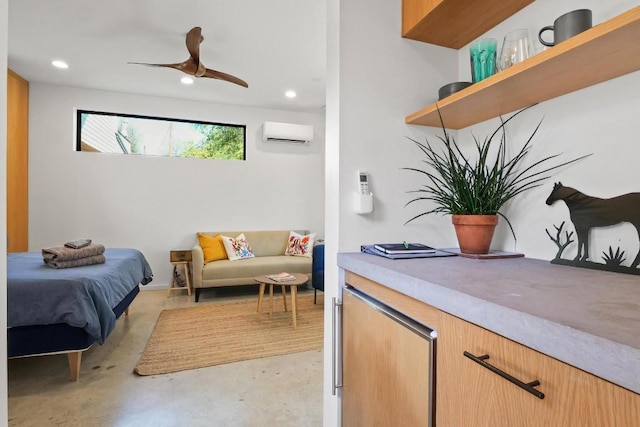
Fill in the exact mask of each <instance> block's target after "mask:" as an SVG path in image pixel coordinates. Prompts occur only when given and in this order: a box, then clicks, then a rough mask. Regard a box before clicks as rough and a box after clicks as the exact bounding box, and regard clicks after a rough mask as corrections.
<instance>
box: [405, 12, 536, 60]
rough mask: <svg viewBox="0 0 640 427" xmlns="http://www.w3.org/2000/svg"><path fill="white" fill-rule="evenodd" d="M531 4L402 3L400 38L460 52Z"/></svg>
mask: <svg viewBox="0 0 640 427" xmlns="http://www.w3.org/2000/svg"><path fill="white" fill-rule="evenodd" d="M533 1H534V0H403V1H402V37H405V38H408V39H412V40H418V41H421V42H426V43H431V44H437V45H439V46H444V47H450V48H453V49H460V48H461V47H462V46H465V45H467V44H469V43H471V42H472V41H473V40H475V39H477V38H478V37H480V36H481V35H482V34H484V33H486V32H487V31H489V30H490V29H491V28H493V27H495V26H496V25H498V24H499V23H500V22H502V21H504V20H505V19H507V18H508V17H510V16H511V15H513V14H514V13H516V12H517V11H519V10H520V9H522V8H523V7H525V6H527V5H528V4H530V3H533Z"/></svg>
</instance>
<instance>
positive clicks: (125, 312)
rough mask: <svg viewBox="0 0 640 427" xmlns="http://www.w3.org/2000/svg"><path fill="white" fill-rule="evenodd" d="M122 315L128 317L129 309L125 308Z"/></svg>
mask: <svg viewBox="0 0 640 427" xmlns="http://www.w3.org/2000/svg"><path fill="white" fill-rule="evenodd" d="M124 315H125V316H128V315H129V307H127V308H125V309H124Z"/></svg>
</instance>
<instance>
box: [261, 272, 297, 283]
mask: <svg viewBox="0 0 640 427" xmlns="http://www.w3.org/2000/svg"><path fill="white" fill-rule="evenodd" d="M266 277H267V279H270V280H273V281H276V282H290V281H292V280H296V276H294V275H293V274H289V273H285V272H282V273H278V274H267V276H266Z"/></svg>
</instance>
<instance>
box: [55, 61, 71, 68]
mask: <svg viewBox="0 0 640 427" xmlns="http://www.w3.org/2000/svg"><path fill="white" fill-rule="evenodd" d="M51 65H53V66H54V67H56V68H62V69H66V68H69V65H67V63H66V62H64V61H60V60H59V59H56V60H55V61H51Z"/></svg>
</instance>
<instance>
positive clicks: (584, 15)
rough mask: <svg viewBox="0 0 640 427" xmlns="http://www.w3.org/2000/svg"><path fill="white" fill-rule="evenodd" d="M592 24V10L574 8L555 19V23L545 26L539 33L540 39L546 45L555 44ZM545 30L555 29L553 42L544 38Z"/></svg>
mask: <svg viewBox="0 0 640 427" xmlns="http://www.w3.org/2000/svg"><path fill="white" fill-rule="evenodd" d="M592 25H593V24H592V14H591V10H589V9H578V10H573V11H571V12H567V13H565V14H564V15H562V16H560V17H559V18H558V19H556V20H555V21H553V25H548V26H546V27H543V28H542V29H541V30H540V32H539V33H538V40H540V43H542V44H543V45H545V46H555V45H557V44H558V43H560V42H562V41H565V40H567V39H569V38H571V37H573V36H575V35H576V34H580V33H581V32H583V31H585V30H588V29H589V28H591V26H592ZM545 31H553V42H551V43H550V42H547V41H544V40H543V39H542V33H544V32H545Z"/></svg>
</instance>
